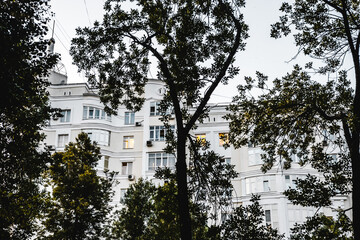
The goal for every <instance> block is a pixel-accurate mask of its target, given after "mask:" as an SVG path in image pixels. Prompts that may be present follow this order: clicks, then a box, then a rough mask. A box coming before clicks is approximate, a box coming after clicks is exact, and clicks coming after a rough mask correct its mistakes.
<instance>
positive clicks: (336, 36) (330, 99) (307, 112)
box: [227, 0, 360, 239]
mask: <svg viewBox="0 0 360 240" xmlns="http://www.w3.org/2000/svg"><path fill="white" fill-rule="evenodd" d="M280 10H281V11H282V12H283V13H284V15H283V16H281V17H280V21H279V22H278V23H275V24H273V25H272V33H271V35H272V37H275V38H279V37H281V36H282V35H285V36H287V35H289V34H290V33H291V31H293V30H295V34H294V39H295V43H296V45H297V46H298V47H299V52H303V53H304V54H305V55H308V56H310V57H312V58H314V59H320V60H322V61H323V63H324V64H325V65H324V66H322V67H320V68H319V69H315V68H314V67H313V63H312V62H310V63H307V64H306V66H305V67H306V68H307V69H313V70H315V72H316V73H320V74H329V75H328V76H329V78H328V80H327V81H326V82H325V83H322V84H321V83H319V82H317V81H315V80H314V77H315V76H316V75H314V76H313V75H310V74H309V73H308V72H306V71H305V70H303V69H302V68H301V67H300V66H294V69H293V71H292V72H291V73H288V74H287V75H286V76H284V77H282V78H281V79H275V80H274V81H273V86H272V87H271V88H268V87H267V85H266V81H267V77H266V76H265V75H263V74H261V73H257V80H258V81H257V82H258V83H257V87H259V88H260V90H262V94H260V96H259V97H258V98H254V97H249V96H248V95H247V94H248V92H249V91H252V90H254V85H255V83H256V80H255V79H253V78H251V77H248V78H246V85H244V86H239V96H237V97H236V98H235V99H234V104H233V105H232V106H230V108H229V109H230V110H231V111H232V114H229V115H228V116H227V117H228V119H230V120H231V121H232V122H231V124H230V128H231V134H230V139H231V141H232V142H234V143H235V145H236V146H238V147H239V146H242V145H244V144H246V143H247V142H248V141H250V142H252V143H254V144H255V145H258V146H261V148H262V149H263V150H264V151H265V152H266V154H263V155H262V158H263V160H264V165H263V166H262V170H263V171H267V170H269V169H271V168H272V167H273V166H274V164H279V165H280V167H283V168H285V169H288V168H290V167H291V163H292V157H293V156H295V155H296V157H297V158H298V159H300V162H299V164H300V165H301V166H304V165H306V164H311V166H312V167H313V168H315V169H316V170H318V171H319V172H320V173H321V174H322V175H323V177H324V178H323V179H319V178H316V177H314V176H311V175H308V176H307V178H306V179H303V180H297V189H289V190H287V191H285V195H287V196H288V198H289V199H290V200H291V201H292V202H293V203H294V204H300V205H303V206H315V207H322V206H329V205H330V204H331V197H333V196H335V195H337V194H344V195H348V194H349V193H351V192H352V194H353V196H355V195H356V194H355V193H358V192H359V191H360V180H359V176H358V174H359V173H360V154H359V139H360V88H359V86H360V58H359V50H360V47H359V44H360V18H359V17H360V15H359V13H360V11H359V10H360V9H359V3H358V1H350V0H295V1H294V2H293V3H288V2H284V3H283V4H282V7H281V8H280ZM345 56H348V57H350V58H351V60H352V64H353V68H352V69H351V71H354V73H355V79H354V80H350V79H348V76H347V75H348V71H345V70H343V71H338V70H339V69H340V68H341V67H342V65H343V61H344V58H345ZM336 71H338V72H337V75H336V79H335V80H333V78H332V75H331V74H332V73H334V72H336ZM353 86H355V89H353ZM334 149H335V150H336V152H338V153H339V154H338V155H337V156H336V159H334V158H332V157H331V156H329V155H327V153H329V152H331V151H333V150H334ZM359 213H360V208H359V206H358V205H357V204H354V205H353V221H354V222H353V224H354V226H359V224H360V222H359V220H360V218H359ZM325 218H326V217H317V216H315V217H314V219H317V220H319V219H320V220H321V221H320V220H319V221H320V222H323V223H322V224H324V226H329V224H328V223H325V222H326V221H324V220H325ZM314 219H309V220H308V221H307V222H306V223H305V224H304V229H306V230H304V229H303V228H302V227H301V226H300V227H296V228H295V229H294V231H298V232H300V231H305V232H307V234H308V236H307V237H306V238H305V239H310V238H309V236H311V238H312V239H328V238H327V237H328V236H329V235H326V234H325V233H324V232H323V231H317V230H316V229H317V228H318V227H319V226H318V225H316V224H312V223H311V221H313V220H314ZM317 220H316V221H317ZM337 221H341V219H337V220H334V222H337ZM313 223H314V221H313ZM310 228H312V230H310ZM339 229H340V230H339V231H343V233H339V234H338V235H332V237H331V238H329V239H332V238H337V237H336V236H338V237H339V238H340V239H341V236H350V235H351V229H350V228H339ZM299 234H300V235H299V236H303V235H301V234H304V232H302V233H299ZM323 234H325V235H323ZM356 236H357V237H356ZM359 236H360V230H359V229H357V228H354V237H355V238H359ZM300 239H303V238H301V237H300Z"/></svg>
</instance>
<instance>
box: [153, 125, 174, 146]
mask: <svg viewBox="0 0 360 240" xmlns="http://www.w3.org/2000/svg"><path fill="white" fill-rule="evenodd" d="M168 130H169V129H166V128H165V126H163V125H158V126H155V125H153V126H149V140H150V141H155V142H163V141H165V140H166V134H167V131H168ZM170 130H172V131H174V130H175V126H174V125H171V126H170Z"/></svg>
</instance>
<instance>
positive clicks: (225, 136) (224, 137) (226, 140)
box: [219, 133, 229, 147]
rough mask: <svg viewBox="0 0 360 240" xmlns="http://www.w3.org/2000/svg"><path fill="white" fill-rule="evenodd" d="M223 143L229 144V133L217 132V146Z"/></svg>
mask: <svg viewBox="0 0 360 240" xmlns="http://www.w3.org/2000/svg"><path fill="white" fill-rule="evenodd" d="M225 144H229V134H228V133H219V146H220V147H222V146H224V145H225Z"/></svg>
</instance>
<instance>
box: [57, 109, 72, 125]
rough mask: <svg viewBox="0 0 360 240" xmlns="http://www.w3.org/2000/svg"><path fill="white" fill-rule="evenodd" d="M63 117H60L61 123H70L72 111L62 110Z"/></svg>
mask: <svg viewBox="0 0 360 240" xmlns="http://www.w3.org/2000/svg"><path fill="white" fill-rule="evenodd" d="M60 113H61V115H62V117H60V119H59V120H60V122H61V123H67V122H70V120H71V119H70V118H71V109H62V110H61V112H60Z"/></svg>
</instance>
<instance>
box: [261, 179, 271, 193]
mask: <svg viewBox="0 0 360 240" xmlns="http://www.w3.org/2000/svg"><path fill="white" fill-rule="evenodd" d="M263 187H264V192H268V191H270V185H269V181H268V180H264V181H263Z"/></svg>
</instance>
